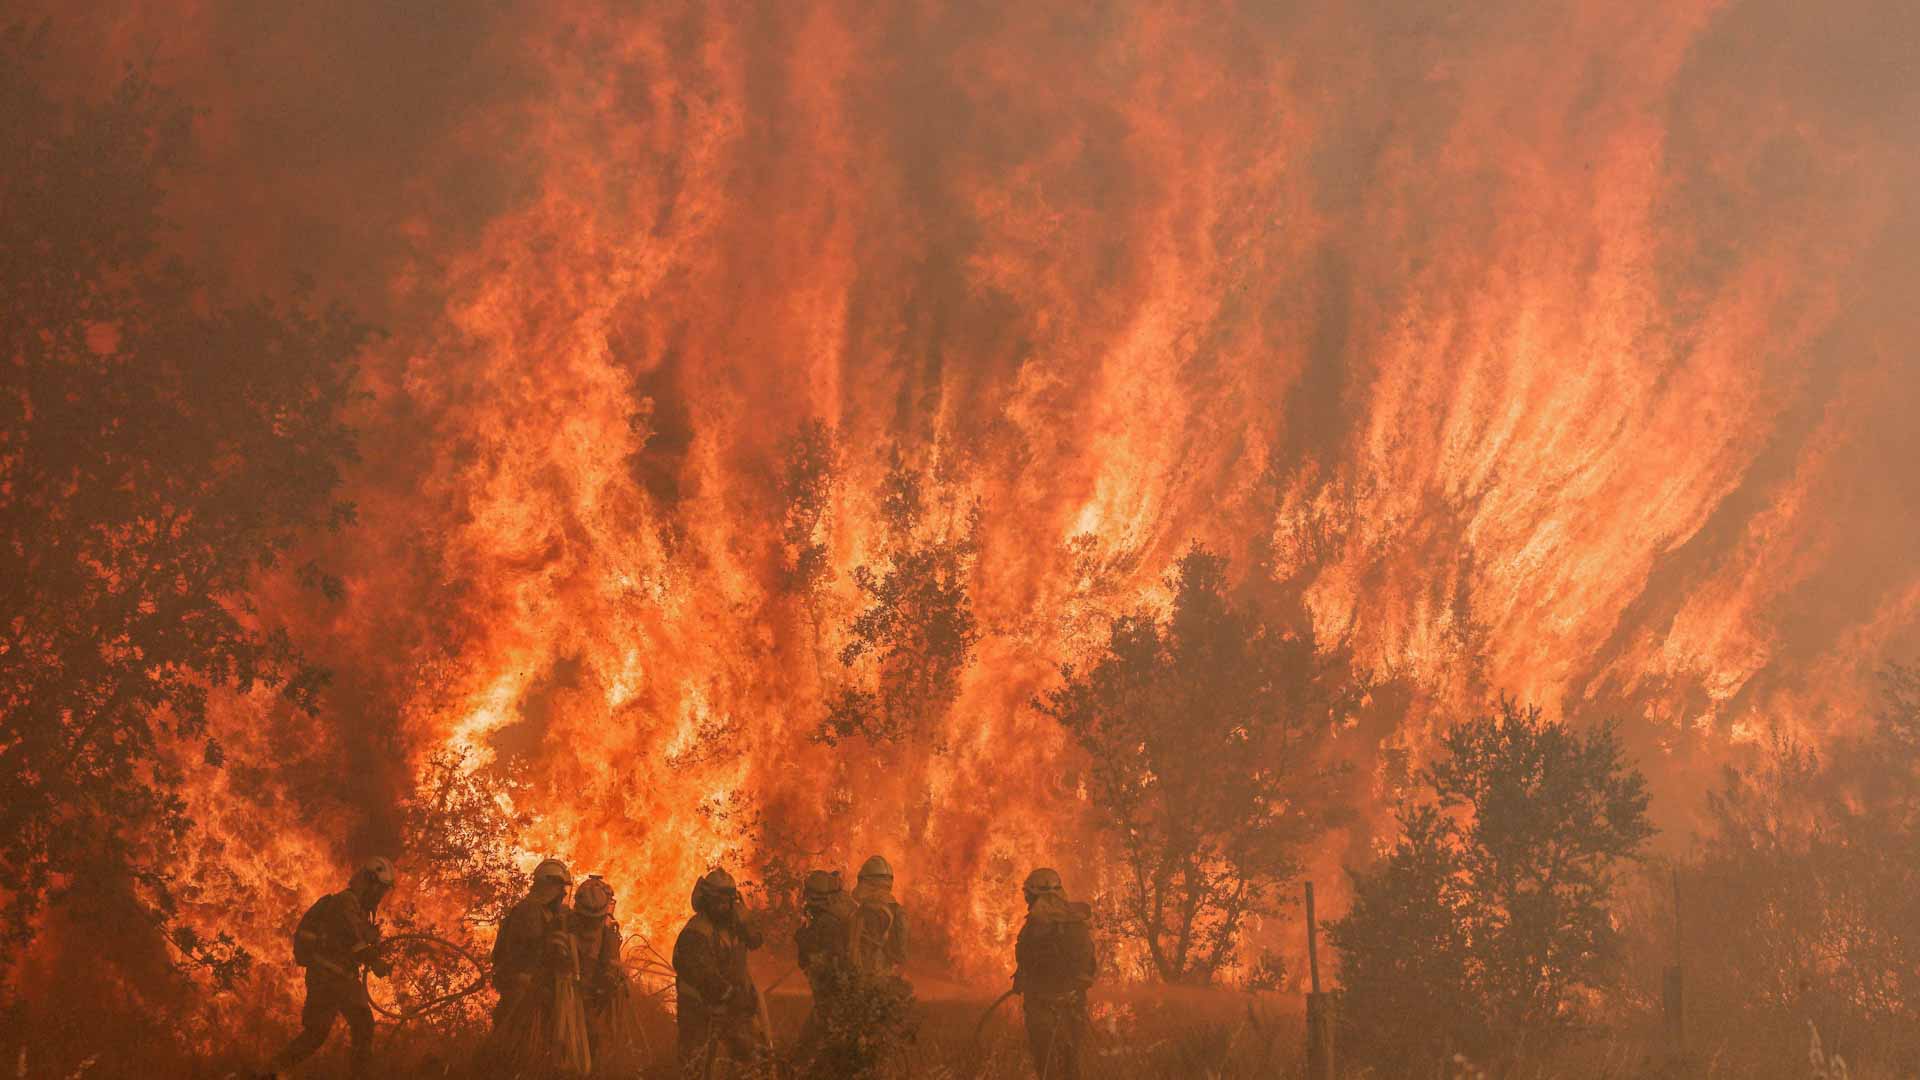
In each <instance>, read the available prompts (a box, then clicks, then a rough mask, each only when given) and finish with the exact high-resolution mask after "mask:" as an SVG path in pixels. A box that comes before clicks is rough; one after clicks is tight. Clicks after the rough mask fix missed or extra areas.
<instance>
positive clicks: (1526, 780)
mask: <svg viewBox="0 0 1920 1080" xmlns="http://www.w3.org/2000/svg"><path fill="white" fill-rule="evenodd" d="M1441 749H1442V751H1443V754H1444V756H1443V757H1442V758H1441V759H1440V760H1439V761H1437V762H1435V763H1434V764H1433V765H1431V766H1430V767H1428V768H1427V769H1426V770H1425V771H1424V772H1423V773H1422V775H1421V779H1422V780H1423V781H1424V782H1425V784H1427V785H1428V786H1429V787H1431V789H1432V791H1433V794H1434V801H1433V802H1432V803H1428V804H1409V805H1406V806H1403V807H1402V808H1401V810H1400V823H1401V836H1400V839H1399V842H1398V844H1397V845H1396V846H1395V847H1394V849H1393V851H1392V852H1391V853H1389V855H1388V856H1387V857H1386V859H1385V860H1384V861H1382V862H1381V863H1380V864H1379V865H1378V866H1376V867H1373V868H1372V869H1369V870H1364V871H1359V872H1356V873H1354V875H1353V882H1354V903H1353V908H1352V910H1351V911H1350V912H1349V913H1348V915H1347V917H1346V918H1344V919H1341V920H1339V921H1337V922H1334V923H1330V924H1329V925H1328V934H1329V936H1330V938H1331V939H1332V941H1333V944H1334V946H1335V948H1337V949H1338V950H1339V951H1340V955H1341V967H1340V972H1341V982H1342V984H1343V985H1344V995H1345V999H1346V1000H1345V1005H1344V1007H1343V1009H1342V1017H1343V1020H1344V1022H1345V1023H1346V1024H1347V1025H1348V1027H1349V1029H1350V1031H1351V1035H1352V1037H1351V1038H1350V1039H1349V1040H1348V1045H1350V1046H1354V1047H1356V1048H1360V1049H1361V1051H1362V1052H1363V1053H1365V1054H1368V1055H1371V1056H1372V1057H1373V1058H1374V1059H1375V1061H1376V1063H1377V1064H1379V1065H1381V1066H1382V1067H1383V1068H1384V1069H1385V1070H1386V1071H1388V1072H1396V1071H1405V1070H1412V1069H1414V1068H1415V1067H1417V1066H1422V1065H1430V1064H1431V1062H1433V1061H1435V1060H1438V1058H1439V1055H1440V1054H1441V1053H1443V1052H1447V1051H1454V1052H1465V1053H1467V1054H1469V1055H1472V1056H1474V1057H1475V1059H1476V1060H1480V1059H1482V1055H1485V1054H1487V1053H1489V1052H1492V1051H1494V1050H1496V1049H1497V1050H1501V1051H1511V1050H1515V1049H1517V1048H1518V1047H1520V1045H1521V1044H1522V1043H1523V1042H1525V1041H1526V1040H1527V1039H1528V1038H1529V1037H1530V1036H1537V1035H1539V1034H1540V1033H1543V1032H1544V1033H1551V1032H1553V1031H1555V1030H1556V1029H1561V1028H1564V1026H1565V1025H1566V1023H1567V1022H1568V1021H1569V1020H1570V1019H1572V1013H1573V1006H1574V1003H1575V999H1576V996H1577V994H1578V993H1579V992H1580V991H1582V990H1584V989H1596V988H1600V987H1603V986H1605V985H1607V984H1608V982H1609V981H1610V977H1611V974H1612V971H1611V964H1612V961H1613V960H1614V957H1615V952H1616V950H1617V947H1618V943H1617V941H1616V935H1615V933H1614V930H1613V928H1612V926H1611V924H1610V921H1609V912H1608V905H1609V902H1610V900H1611V898H1612V896H1613V892H1614V888H1615V871H1616V868H1617V866H1618V864H1619V862H1620V861H1621V860H1622V859H1626V858H1629V857H1631V856H1633V855H1634V854H1635V853H1636V852H1637V851H1638V850H1639V849H1640V847H1641V845H1642V844H1643V843H1645V841H1646V840H1647V839H1648V838H1649V837H1651V836H1652V835H1653V832H1654V829H1653V826H1652V825H1651V824H1650V823H1649V821H1648V819H1647V790H1646V781H1645V778H1644V777H1642V776H1641V775H1640V773H1639V772H1638V771H1637V770H1636V769H1634V768H1633V767H1632V765H1630V764H1629V763H1628V762H1627V761H1626V760H1625V757H1624V754H1623V751H1622V748H1621V745H1620V740H1619V738H1618V737H1617V735H1616V733H1615V731H1614V729H1613V727H1612V726H1610V725H1608V726H1601V727H1598V728H1595V729H1593V730H1591V731H1586V732H1582V731H1579V730H1575V729H1573V728H1570V727H1568V726H1566V725H1563V724H1554V723H1548V722H1546V721H1545V720H1543V719H1542V718H1541V715H1540V711H1539V710H1538V709H1535V708H1531V707H1529V708H1522V707H1520V706H1519V705H1518V704H1517V703H1516V702H1514V701H1512V700H1511V699H1506V698H1503V699H1502V700H1501V701H1500V704H1499V707H1498V708H1497V709H1496V710H1495V711H1494V712H1493V713H1492V714H1490V715H1487V716H1482V717H1479V718H1476V719H1474V720H1471V721H1469V722H1467V723H1464V724H1461V725H1459V726H1458V727H1455V728H1454V729H1453V730H1451V731H1449V732H1448V733H1447V734H1446V736H1445V737H1444V738H1443V739H1442V741H1441Z"/></svg>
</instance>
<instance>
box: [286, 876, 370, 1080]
mask: <svg viewBox="0 0 1920 1080" xmlns="http://www.w3.org/2000/svg"><path fill="white" fill-rule="evenodd" d="M392 888H393V864H392V863H391V862H389V861H387V860H386V859H373V860H370V861H369V862H367V864H366V865H364V866H362V867H360V869H359V870H357V871H355V872H354V875H353V879H352V880H351V881H349V882H348V884H347V887H346V888H345V889H343V890H341V891H340V892H337V893H330V894H328V895H326V896H323V897H321V898H320V899H319V900H316V901H314V904H313V906H312V907H310V908H308V909H307V913H306V914H305V915H303V916H301V918H300V924H299V926H298V927H296V928H295V929H294V932H293V959H294V962H295V963H297V964H299V965H300V966H301V967H303V968H305V969H306V971H307V1002H306V1005H305V1006H304V1007H302V1008H301V1010H300V1034H298V1035H296V1036H294V1038H293V1041H292V1042H290V1043H288V1044H287V1046H286V1049H284V1050H282V1051H280V1053H279V1054H278V1055H276V1056H275V1057H274V1059H273V1061H272V1062H271V1063H269V1064H268V1066H267V1071H266V1073H265V1074H264V1075H266V1076H269V1077H271V1076H277V1075H279V1074H280V1072H281V1070H283V1069H290V1068H292V1067H293V1066H295V1065H298V1064H299V1063H301V1062H302V1061H305V1060H306V1059H307V1058H309V1057H312V1056H313V1054H314V1052H315V1051H317V1050H319V1049H320V1047H321V1046H322V1045H323V1044H324V1043H326V1041H327V1034H328V1032H330V1031H332V1030H333V1020H334V1017H336V1016H339V1017H344V1018H345V1019H346V1021H347V1036H348V1038H349V1039H351V1040H352V1054H353V1075H354V1076H356V1077H365V1076H370V1075H372V1074H371V1071H370V1070H371V1067H372V1063H373V1008H372V1006H371V1005H370V1004H369V1003H368V1001H367V990H366V985H365V983H364V982H363V981H362V978H363V976H362V974H361V973H362V971H363V970H370V971H372V972H373V973H374V974H375V975H379V976H381V977H382V978H385V977H386V975H387V974H388V971H389V968H388V964H387V962H386V961H385V960H384V959H382V958H381V956H380V928H379V926H378V925H377V924H376V923H375V922H374V911H375V909H376V908H378V907H379V906H380V901H381V899H382V898H383V897H385V896H386V895H387V893H388V892H389V891H390V890H392Z"/></svg>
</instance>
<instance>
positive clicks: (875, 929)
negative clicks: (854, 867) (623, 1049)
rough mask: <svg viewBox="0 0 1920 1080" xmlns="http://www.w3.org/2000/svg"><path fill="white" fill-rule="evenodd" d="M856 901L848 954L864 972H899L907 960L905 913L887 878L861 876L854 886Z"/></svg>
mask: <svg viewBox="0 0 1920 1080" xmlns="http://www.w3.org/2000/svg"><path fill="white" fill-rule="evenodd" d="M853 898H854V901H855V904H856V907H855V908H854V912H853V926H852V928H851V931H850V937H849V942H850V949H849V957H850V959H851V960H852V961H853V966H854V970H856V971H859V972H860V973H861V974H863V975H898V974H899V973H900V969H901V968H903V967H905V966H906V963H907V916H906V913H905V912H904V911H902V910H901V908H900V905H899V904H897V903H895V902H894V899H893V882H892V881H891V880H889V879H884V878H881V879H875V878H863V879H861V881H860V883H859V884H858V885H857V886H855V887H854V890H853Z"/></svg>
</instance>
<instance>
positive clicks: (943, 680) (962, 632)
mask: <svg viewBox="0 0 1920 1080" xmlns="http://www.w3.org/2000/svg"><path fill="white" fill-rule="evenodd" d="M926 489H927V479H926V477H924V476H923V475H921V473H920V472H919V470H917V469H915V468H914V467H912V466H911V465H909V464H908V463H907V461H906V459H905V457H904V456H903V455H902V454H900V453H899V452H898V451H895V452H894V455H893V464H892V467H891V468H889V469H888V470H887V476H886V479H885V480H884V481H883V482H882V483H881V487H880V512H881V519H882V520H883V521H884V522H885V523H886V535H885V544H884V547H883V549H882V552H881V554H882V556H883V561H882V562H881V563H880V565H879V566H878V567H875V566H873V565H867V564H862V565H860V566H857V567H855V568H854V571H853V581H854V584H855V585H856V586H857V587H858V588H859V590H860V593H861V595H862V596H863V597H865V599H866V606H865V607H864V608H863V609H861V611H860V613H859V615H857V616H856V617H855V618H854V620H853V622H852V624H851V625H850V626H848V628H847V630H848V637H849V640H848V642H847V644H846V646H845V647H844V648H843V649H841V650H840V661H841V663H842V664H844V665H845V666H846V667H848V668H849V669H853V668H856V667H858V666H859V665H860V664H862V663H863V662H867V661H870V662H871V663H872V665H873V667H874V669H875V675H874V681H873V685H872V688H871V689H869V688H867V687H866V686H862V685H859V684H850V685H849V686H847V687H845V688H844V689H842V690H841V691H840V692H839V693H838V694H837V695H835V696H834V697H833V698H831V699H830V700H829V702H828V713H827V717H826V719H825V720H824V721H823V722H822V724H821V726H820V738H821V739H822V740H823V741H825V742H827V743H830V744H831V743H834V742H837V741H838V740H840V739H843V738H848V737H850V736H854V735H863V736H865V737H867V738H869V739H871V740H873V741H875V742H893V741H897V740H900V739H903V738H907V737H910V736H916V735H920V734H923V733H924V732H925V731H926V729H927V727H928V726H929V724H931V722H932V721H933V719H934V718H935V717H936V716H937V715H938V714H939V713H940V712H941V711H942V710H944V709H945V708H946V706H947V705H949V704H951V703H952V702H953V699H954V697H955V695H956V694H958V692H959V687H960V675H961V673H962V672H964V671H965V670H966V666H967V664H968V663H969V662H970V661H971V660H972V659H973V648H974V645H975V644H976V643H978V641H979V640H980V630H979V626H978V624H977V622H976V620H975V618H974V614H973V602H972V599H971V598H970V596H969V595H968V591H967V586H968V579H969V578H970V577H971V576H972V573H973V568H974V562H975V560H976V558H977V557H978V555H979V542H978V539H977V537H978V534H979V530H980V507H979V504H978V503H973V504H970V505H968V506H967V508H966V509H965V510H964V511H960V512H959V513H957V514H953V515H936V514H935V513H934V512H933V511H934V510H935V509H936V508H935V507H934V506H932V505H930V503H929V499H928V497H927V490H926ZM936 516H940V517H945V518H948V520H935V519H936Z"/></svg>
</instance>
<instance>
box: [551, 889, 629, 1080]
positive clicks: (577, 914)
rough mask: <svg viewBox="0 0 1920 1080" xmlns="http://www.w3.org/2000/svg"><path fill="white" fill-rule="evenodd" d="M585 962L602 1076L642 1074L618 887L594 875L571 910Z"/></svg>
mask: <svg viewBox="0 0 1920 1080" xmlns="http://www.w3.org/2000/svg"><path fill="white" fill-rule="evenodd" d="M567 932H568V933H569V934H571V935H572V936H573V948H574V955H575V956H576V957H578V959H579V964H580V996H581V1000H582V1002H583V1003H584V1005H585V1006H586V1016H587V1034H588V1041H589V1043H590V1045H591V1047H592V1050H593V1070H594V1075H596V1076H628V1075H634V1074H637V1073H638V1071H639V1069H640V1067H641V1065H642V1060H641V1059H642V1056H643V1054H642V1050H643V1047H642V1042H641V1036H640V1029H639V1021H638V1018H637V1017H636V1016H635V1014H634V1011H633V998H632V994H631V992H630V990H629V987H628V985H627V972H626V969H625V968H623V967H622V966H621V965H620V927H619V926H618V925H617V924H616V923H615V922H614V921H613V888H612V886H610V885H608V884H607V883H606V880H605V879H603V878H601V877H600V876H599V875H598V874H592V875H589V876H588V877H587V879H586V880H585V881H582V882H581V883H580V885H579V887H578V888H576V889H574V890H573V908H572V910H571V911H569V912H568V914H567Z"/></svg>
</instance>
